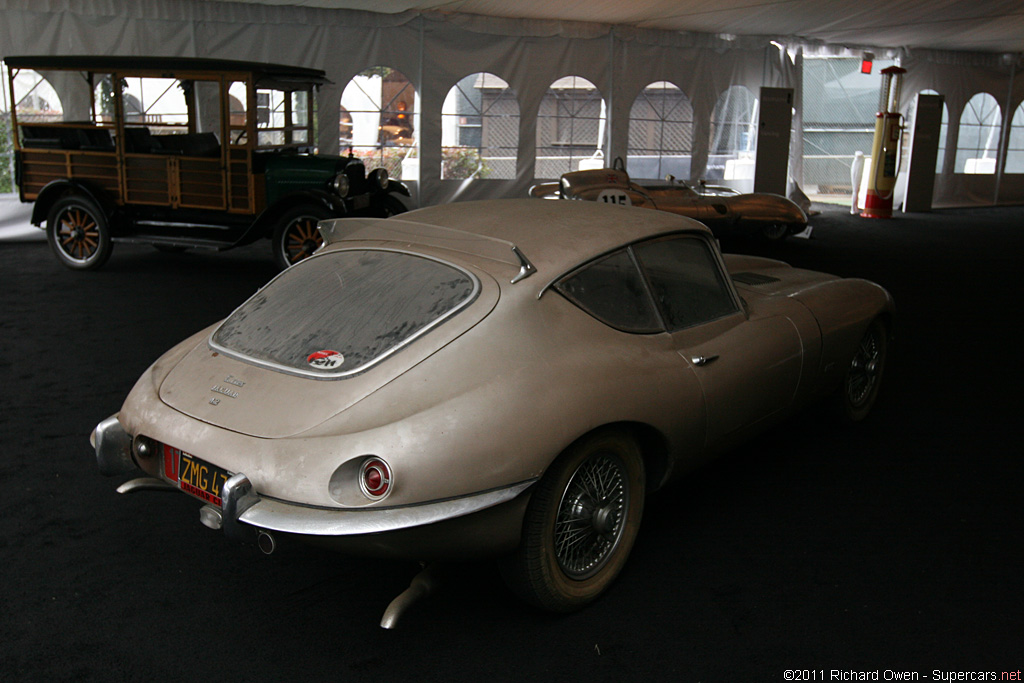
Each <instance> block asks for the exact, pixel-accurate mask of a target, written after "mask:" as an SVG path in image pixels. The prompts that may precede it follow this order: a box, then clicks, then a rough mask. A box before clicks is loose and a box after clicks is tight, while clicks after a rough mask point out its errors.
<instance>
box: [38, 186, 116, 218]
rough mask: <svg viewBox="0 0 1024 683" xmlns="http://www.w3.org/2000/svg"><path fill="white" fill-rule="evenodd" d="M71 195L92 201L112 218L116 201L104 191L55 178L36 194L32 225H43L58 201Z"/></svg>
mask: <svg viewBox="0 0 1024 683" xmlns="http://www.w3.org/2000/svg"><path fill="white" fill-rule="evenodd" d="M69 195H77V196H81V197H82V198H84V199H87V200H89V201H90V202H92V203H93V204H94V205H95V206H96V207H97V208H98V209H99V210H101V211H103V214H104V217H105V218H107V219H108V220H109V219H110V218H112V216H113V214H114V210H115V208H116V207H115V205H114V202H113V201H111V200H110V199H109V198H108V197H107V195H106V194H105V193H104V192H102V191H97V190H96V189H94V188H91V187H89V186H88V185H84V184H82V183H77V182H74V181H71V180H53V181H51V182H49V183H47V184H46V186H45V187H43V189H42V190H40V191H39V194H38V195H37V196H36V198H35V201H34V202H33V205H32V219H31V221H32V225H42V224H43V222H44V221H46V220H47V219H48V218H49V216H50V210H51V209H52V208H53V205H54V204H56V203H57V202H58V201H60V200H61V199H63V198H64V197H67V196H69Z"/></svg>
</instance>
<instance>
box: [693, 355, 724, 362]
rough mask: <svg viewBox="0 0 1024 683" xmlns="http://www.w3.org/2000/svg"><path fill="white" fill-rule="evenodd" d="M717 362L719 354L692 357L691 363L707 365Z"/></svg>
mask: <svg viewBox="0 0 1024 683" xmlns="http://www.w3.org/2000/svg"><path fill="white" fill-rule="evenodd" d="M716 360H718V354H715V355H713V356H692V357H691V358H690V362H691V363H693V364H694V365H707V364H708V363H711V362H713V361H716Z"/></svg>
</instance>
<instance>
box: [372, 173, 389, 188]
mask: <svg viewBox="0 0 1024 683" xmlns="http://www.w3.org/2000/svg"><path fill="white" fill-rule="evenodd" d="M388 182H390V181H389V179H388V170H387V169H386V168H375V169H373V170H372V171H371V172H370V183H371V184H375V185H377V187H379V188H380V189H382V190H386V189H388Z"/></svg>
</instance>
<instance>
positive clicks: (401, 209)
mask: <svg viewBox="0 0 1024 683" xmlns="http://www.w3.org/2000/svg"><path fill="white" fill-rule="evenodd" d="M406 211H408V209H407V208H406V206H405V204H403V203H402V200H401V199H399V198H398V197H396V196H394V195H393V194H388V195H386V196H385V197H384V217H385V218H390V217H391V216H397V215H398V214H400V213H405V212H406Z"/></svg>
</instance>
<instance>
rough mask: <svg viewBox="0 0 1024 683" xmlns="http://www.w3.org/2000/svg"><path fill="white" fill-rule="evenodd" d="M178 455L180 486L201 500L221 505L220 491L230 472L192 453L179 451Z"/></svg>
mask: <svg viewBox="0 0 1024 683" xmlns="http://www.w3.org/2000/svg"><path fill="white" fill-rule="evenodd" d="M174 450H177V449H174ZM177 455H178V488H180V489H181V490H182V491H184V492H185V493H188V494H191V495H193V496H195V497H196V498H198V499H200V500H203V501H206V502H207V503H212V504H213V505H216V506H217V507H220V506H221V498H220V492H221V488H222V487H223V486H224V482H226V481H227V480H228V473H227V472H226V471H225V470H222V469H221V468H219V467H217V466H216V465H211V464H210V463H208V462H206V461H205V460H200V459H199V458H197V457H196V456H194V455H192V454H191V453H186V452H184V451H178V453H177Z"/></svg>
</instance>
